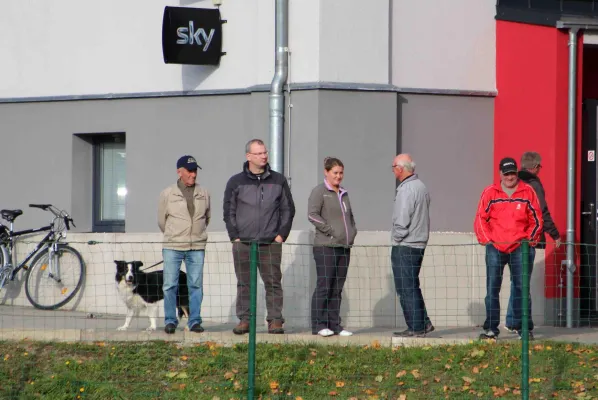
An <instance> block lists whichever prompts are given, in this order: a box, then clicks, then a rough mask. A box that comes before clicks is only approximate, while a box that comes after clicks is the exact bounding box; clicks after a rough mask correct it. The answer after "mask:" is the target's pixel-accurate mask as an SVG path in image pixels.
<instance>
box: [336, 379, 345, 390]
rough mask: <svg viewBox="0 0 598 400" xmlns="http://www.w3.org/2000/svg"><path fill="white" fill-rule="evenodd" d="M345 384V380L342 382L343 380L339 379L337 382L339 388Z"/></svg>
mask: <svg viewBox="0 0 598 400" xmlns="http://www.w3.org/2000/svg"><path fill="white" fill-rule="evenodd" d="M344 386H345V382H342V381H337V382H336V387H337V388H342V387H344Z"/></svg>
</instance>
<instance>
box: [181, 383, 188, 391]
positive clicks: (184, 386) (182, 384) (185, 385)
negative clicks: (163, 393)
mask: <svg viewBox="0 0 598 400" xmlns="http://www.w3.org/2000/svg"><path fill="white" fill-rule="evenodd" d="M186 387H187V384H186V383H180V384H179V390H185V388H186Z"/></svg>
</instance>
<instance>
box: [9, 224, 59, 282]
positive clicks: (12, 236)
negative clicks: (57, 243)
mask: <svg viewBox="0 0 598 400" xmlns="http://www.w3.org/2000/svg"><path fill="white" fill-rule="evenodd" d="M10 228H11V229H10V236H9V245H10V257H11V258H12V257H16V255H13V254H14V247H15V241H16V238H17V237H18V236H23V235H28V234H31V233H37V232H46V231H50V232H48V234H47V235H46V236H45V237H44V238H43V239H42V240H41V241H40V242H39V243H38V244H37V245H36V246H35V248H34V249H33V250H32V251H31V252H30V253H29V254H27V256H26V257H25V259H24V260H23V261H21V262H20V263H19V265H18V266H17V267H16V268H15V269H13V271H12V273H11V274H10V280H11V281H12V280H14V278H15V276H16V275H17V273H18V272H19V271H20V270H21V269H27V265H26V264H27V262H29V260H31V259H32V258H33V256H35V255H36V254H37V252H38V251H40V249H43V248H44V247H47V246H48V244H49V243H50V242H52V241H50V240H49V239H50V238H52V237H53V236H54V226H53V225H48V226H44V227H41V228H36V229H27V230H24V231H18V232H13V231H12V224H11V227H10ZM11 261H12V260H11ZM14 261H17V260H16V259H15V260H14Z"/></svg>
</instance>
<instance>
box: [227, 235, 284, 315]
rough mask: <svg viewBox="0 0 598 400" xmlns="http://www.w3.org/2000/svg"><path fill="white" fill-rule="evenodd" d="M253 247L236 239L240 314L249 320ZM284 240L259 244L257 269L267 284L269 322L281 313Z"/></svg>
mask: <svg viewBox="0 0 598 400" xmlns="http://www.w3.org/2000/svg"><path fill="white" fill-rule="evenodd" d="M250 252H251V247H250V245H249V244H247V243H241V242H233V261H234V264H235V274H236V275H237V318H239V319H240V320H241V321H243V322H249V305H250V304H249V302H250V297H249V283H250V282H249V277H250V271H249V263H250ZM281 260H282V244H280V243H272V244H260V245H258V271H259V272H260V276H261V277H262V281H263V282H264V287H265V288H266V309H267V310H268V315H267V317H266V320H267V321H268V322H271V321H274V320H277V321H280V322H283V323H284V319H283V317H282V271H281V269H280V263H281Z"/></svg>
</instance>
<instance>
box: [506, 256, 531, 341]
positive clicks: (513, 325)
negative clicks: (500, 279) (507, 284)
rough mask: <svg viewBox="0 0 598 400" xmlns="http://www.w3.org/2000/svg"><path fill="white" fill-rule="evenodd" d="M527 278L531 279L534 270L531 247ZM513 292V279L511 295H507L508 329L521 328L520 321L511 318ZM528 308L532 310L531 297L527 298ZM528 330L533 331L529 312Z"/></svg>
mask: <svg viewBox="0 0 598 400" xmlns="http://www.w3.org/2000/svg"><path fill="white" fill-rule="evenodd" d="M529 258H530V260H529V276H530V279H531V276H532V271H533V269H534V259H535V258H536V249H535V248H533V247H530V248H529ZM514 291H515V284H514V283H513V279H511V294H510V295H509V306H508V307H507V322H506V326H507V327H508V328H517V327H521V319H519V320H517V319H515V317H514V316H513V292H514ZM529 308H530V310H531V308H532V296H531V295H530V296H529ZM528 315H529V330H530V331H531V330H532V329H533V326H534V323H533V321H532V314H531V311H530V312H529V314H528Z"/></svg>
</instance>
